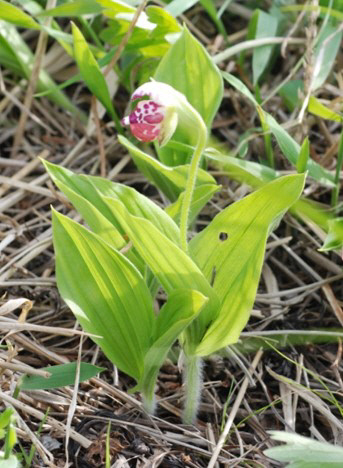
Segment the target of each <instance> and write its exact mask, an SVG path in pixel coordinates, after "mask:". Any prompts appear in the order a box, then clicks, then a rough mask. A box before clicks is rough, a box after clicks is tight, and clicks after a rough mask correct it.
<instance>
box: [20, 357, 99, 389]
mask: <svg viewBox="0 0 343 468" xmlns="http://www.w3.org/2000/svg"><path fill="white" fill-rule="evenodd" d="M40 370H42V371H47V372H50V374H51V375H50V377H48V378H45V377H41V376H39V375H25V376H24V377H23V378H22V380H21V382H20V384H19V386H20V390H45V389H48V388H59V387H66V386H67V385H74V384H75V378H76V370H77V363H76V362H70V363H68V364H60V365H57V366H49V367H43V368H42V369H40ZM103 370H105V369H104V368H103V367H97V366H93V365H92V364H89V363H87V362H81V363H80V378H79V382H84V381H85V380H88V379H91V378H92V377H95V376H96V375H97V374H99V372H102V371H103Z"/></svg>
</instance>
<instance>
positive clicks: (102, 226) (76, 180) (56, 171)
mask: <svg viewBox="0 0 343 468" xmlns="http://www.w3.org/2000/svg"><path fill="white" fill-rule="evenodd" d="M42 162H43V164H44V167H45V169H46V170H47V172H48V174H49V175H50V177H51V179H52V180H53V182H54V183H55V184H56V185H57V187H58V188H59V189H60V190H61V191H62V192H63V193H64V194H65V195H66V196H67V197H68V199H69V200H70V201H71V203H72V204H73V205H74V206H75V208H76V209H77V211H78V212H79V213H80V214H81V215H82V217H83V218H84V220H85V221H86V222H87V224H88V225H89V226H90V228H91V229H92V230H93V231H94V232H95V234H97V235H98V236H100V237H101V238H102V239H103V240H104V241H106V242H107V243H109V244H110V245H112V246H113V247H114V248H116V249H122V248H123V247H124V246H125V245H126V244H127V242H126V241H125V240H124V238H123V236H122V235H121V234H120V232H119V231H118V228H117V227H116V226H115V225H114V224H113V223H112V222H111V221H112V219H111V218H112V217H111V213H110V211H109V210H108V209H106V208H107V207H106V204H104V203H103V202H102V200H101V197H100V196H99V193H98V192H97V190H96V189H95V188H94V186H93V185H92V184H91V182H90V180H89V179H88V178H87V176H81V175H77V174H74V173H73V172H72V171H70V170H69V169H65V168H63V167H61V166H57V165H56V164H52V163H50V162H48V161H45V160H43V161H42ZM106 215H108V216H109V218H108V217H107V216H106Z"/></svg>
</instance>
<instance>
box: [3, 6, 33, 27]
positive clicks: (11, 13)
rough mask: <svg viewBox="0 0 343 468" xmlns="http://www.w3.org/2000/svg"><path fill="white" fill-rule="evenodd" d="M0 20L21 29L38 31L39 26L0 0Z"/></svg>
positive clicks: (24, 14)
mask: <svg viewBox="0 0 343 468" xmlns="http://www.w3.org/2000/svg"><path fill="white" fill-rule="evenodd" d="M0 19H2V20H5V21H8V22H9V23H12V24H15V25H16V26H19V27H21V28H28V29H40V25H39V24H38V23H36V21H35V20H34V19H33V18H31V16H29V15H27V14H26V13H25V12H24V11H22V10H20V9H19V8H17V7H16V6H14V5H11V4H10V3H8V2H5V1H3V0H0Z"/></svg>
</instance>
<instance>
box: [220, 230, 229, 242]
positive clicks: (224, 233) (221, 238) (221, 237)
mask: <svg viewBox="0 0 343 468" xmlns="http://www.w3.org/2000/svg"><path fill="white" fill-rule="evenodd" d="M228 237H229V235H228V233H227V232H221V233H220V234H219V240H221V241H226V239H227V238H228Z"/></svg>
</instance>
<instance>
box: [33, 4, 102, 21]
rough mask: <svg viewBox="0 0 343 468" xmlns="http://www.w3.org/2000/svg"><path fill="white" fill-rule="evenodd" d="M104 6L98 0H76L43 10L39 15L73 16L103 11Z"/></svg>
mask: <svg viewBox="0 0 343 468" xmlns="http://www.w3.org/2000/svg"><path fill="white" fill-rule="evenodd" d="M102 10H103V8H102V7H101V5H99V3H98V2H97V1H96V0H76V1H75V2H70V3H63V4H62V5H59V6H57V7H55V8H51V9H50V10H45V11H42V13H40V14H39V16H54V17H64V16H66V17H71V16H81V15H89V14H97V13H101V12H102Z"/></svg>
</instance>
